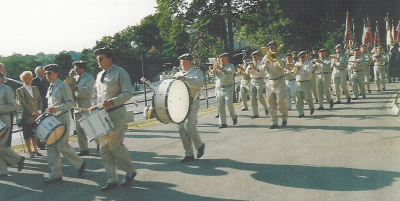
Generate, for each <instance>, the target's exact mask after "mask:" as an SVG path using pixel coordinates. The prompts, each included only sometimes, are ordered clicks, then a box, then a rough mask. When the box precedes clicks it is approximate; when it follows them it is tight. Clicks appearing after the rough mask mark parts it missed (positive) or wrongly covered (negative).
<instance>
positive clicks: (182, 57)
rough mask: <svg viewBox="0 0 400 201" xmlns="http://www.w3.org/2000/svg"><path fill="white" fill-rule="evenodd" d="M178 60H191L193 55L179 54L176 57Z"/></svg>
mask: <svg viewBox="0 0 400 201" xmlns="http://www.w3.org/2000/svg"><path fill="white" fill-rule="evenodd" d="M178 59H179V60H189V61H192V60H193V55H192V54H190V53H186V54H182V55H181V56H179V57H178Z"/></svg>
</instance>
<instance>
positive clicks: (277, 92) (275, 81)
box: [263, 42, 288, 129]
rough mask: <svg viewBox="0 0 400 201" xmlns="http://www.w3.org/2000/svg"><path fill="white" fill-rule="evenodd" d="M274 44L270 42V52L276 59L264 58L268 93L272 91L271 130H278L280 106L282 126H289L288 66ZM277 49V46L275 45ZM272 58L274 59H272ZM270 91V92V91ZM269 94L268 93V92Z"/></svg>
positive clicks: (269, 96)
mask: <svg viewBox="0 0 400 201" xmlns="http://www.w3.org/2000/svg"><path fill="white" fill-rule="evenodd" d="M271 43H272V44H271ZM273 44H274V42H270V44H268V47H269V50H270V51H269V52H270V54H272V55H275V58H274V57H273V56H272V57H271V56H270V57H268V56H267V57H264V59H263V64H264V66H263V67H264V68H263V71H264V72H265V73H266V75H267V77H268V78H269V79H268V81H267V83H266V87H267V91H271V92H270V94H267V97H268V105H269V112H270V118H271V126H270V127H269V128H270V129H276V128H278V105H279V108H280V112H281V113H282V126H286V125H287V118H288V111H287V107H286V102H285V98H286V94H285V91H286V83H285V68H286V64H285V62H284V61H283V60H282V59H279V58H278V56H277V55H276V53H277V49H276V48H274V46H273ZM275 47H276V44H275ZM270 58H272V59H270ZM268 89H269V90H268ZM267 93H268V92H267Z"/></svg>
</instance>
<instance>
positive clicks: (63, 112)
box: [57, 110, 70, 116]
mask: <svg viewBox="0 0 400 201" xmlns="http://www.w3.org/2000/svg"><path fill="white" fill-rule="evenodd" d="M68 111H70V110H67V111H64V112H61V113H60V114H59V115H57V116H60V115H62V114H64V113H67V112H68Z"/></svg>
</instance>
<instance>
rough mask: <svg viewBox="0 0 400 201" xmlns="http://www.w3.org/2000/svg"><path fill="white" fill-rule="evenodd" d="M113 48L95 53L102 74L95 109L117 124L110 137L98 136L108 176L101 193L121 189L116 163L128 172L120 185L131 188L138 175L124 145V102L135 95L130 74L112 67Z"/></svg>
mask: <svg viewBox="0 0 400 201" xmlns="http://www.w3.org/2000/svg"><path fill="white" fill-rule="evenodd" d="M113 51H114V50H113V49H111V48H106V47H104V48H100V49H97V50H95V51H94V52H93V54H94V55H95V56H96V59H97V63H98V64H99V67H100V68H101V69H103V71H101V72H99V74H98V75H97V78H96V82H95V85H94V88H93V97H92V105H93V106H92V107H91V108H90V109H89V112H93V111H94V110H95V109H97V108H104V109H106V111H107V112H108V114H109V116H110V118H111V120H112V121H113V123H114V130H113V131H111V133H109V134H108V135H105V136H102V137H99V141H100V157H101V162H102V163H103V165H104V168H105V169H106V173H107V180H108V181H107V185H106V186H104V187H103V188H102V189H101V190H102V191H108V190H112V189H114V188H117V187H118V174H117V161H118V162H119V164H120V165H121V167H122V169H123V170H124V171H125V172H126V176H125V179H124V180H123V181H122V184H121V186H129V185H130V183H132V181H133V179H134V177H135V176H136V170H135V168H134V167H133V164H132V159H131V156H130V155H129V151H128V149H127V148H126V147H125V145H124V144H123V141H124V137H125V128H126V107H125V105H124V103H125V102H127V101H128V100H130V99H131V98H132V96H133V92H132V85H131V81H130V78H129V75H128V73H127V72H126V71H125V70H124V69H123V68H121V67H119V66H116V65H115V64H113Z"/></svg>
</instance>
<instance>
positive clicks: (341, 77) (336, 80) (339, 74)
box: [330, 44, 351, 104]
mask: <svg viewBox="0 0 400 201" xmlns="http://www.w3.org/2000/svg"><path fill="white" fill-rule="evenodd" d="M335 51H336V54H334V55H331V56H330V58H331V64H332V67H333V71H332V78H333V84H334V86H335V94H336V102H335V104H340V103H342V101H341V98H340V96H341V93H340V88H342V91H343V92H344V95H345V96H346V99H347V103H350V102H351V97H350V94H349V90H348V88H347V81H346V80H347V63H348V56H347V54H346V53H345V52H344V49H343V47H342V45H340V44H338V45H336V47H335Z"/></svg>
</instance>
